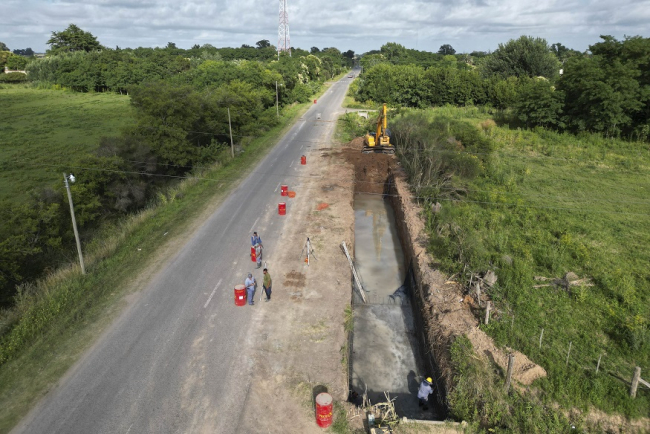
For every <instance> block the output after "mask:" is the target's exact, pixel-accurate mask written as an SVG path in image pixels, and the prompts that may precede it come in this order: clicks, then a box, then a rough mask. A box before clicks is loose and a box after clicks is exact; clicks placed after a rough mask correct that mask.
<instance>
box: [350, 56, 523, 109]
mask: <svg viewBox="0 0 650 434" xmlns="http://www.w3.org/2000/svg"><path fill="white" fill-rule="evenodd" d="M517 85H518V81H517V80H516V79H508V80H501V79H495V78H489V79H484V78H482V77H481V75H480V74H479V72H478V71H476V70H463V69H456V68H429V69H426V70H425V69H424V68H423V67H421V66H416V65H391V64H390V63H379V64H377V65H375V66H373V67H371V68H370V69H368V70H366V71H365V72H364V73H363V74H362V76H361V77H360V79H359V85H358V86H359V87H358V90H357V92H356V94H355V98H356V99H357V100H359V101H361V102H365V101H375V102H379V103H381V102H386V103H388V104H389V105H391V106H395V105H400V106H405V107H418V108H423V107H430V106H441V105H445V104H451V105H459V106H468V105H486V104H487V105H491V106H493V107H497V108H506V107H507V106H509V105H510V104H511V103H512V101H513V100H514V98H515V95H516V93H517V90H516V88H517Z"/></svg>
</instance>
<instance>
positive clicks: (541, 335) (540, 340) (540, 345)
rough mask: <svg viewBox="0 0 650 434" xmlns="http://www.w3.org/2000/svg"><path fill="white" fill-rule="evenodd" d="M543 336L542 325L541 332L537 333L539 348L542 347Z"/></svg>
mask: <svg viewBox="0 0 650 434" xmlns="http://www.w3.org/2000/svg"><path fill="white" fill-rule="evenodd" d="M543 337H544V328H543V327H542V332H541V333H540V334H539V349H540V350H541V349H542V338H543Z"/></svg>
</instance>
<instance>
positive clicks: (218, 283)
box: [203, 279, 223, 309]
mask: <svg viewBox="0 0 650 434" xmlns="http://www.w3.org/2000/svg"><path fill="white" fill-rule="evenodd" d="M222 280H223V279H219V281H218V282H217V284H216V285H215V287H214V289H213V290H212V294H210V297H208V301H206V302H205V305H204V306H203V309H205V308H206V307H208V304H210V300H212V297H214V293H215V292H217V288H218V287H219V285H221V281H222Z"/></svg>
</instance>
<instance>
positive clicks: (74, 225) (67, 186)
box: [63, 173, 86, 274]
mask: <svg viewBox="0 0 650 434" xmlns="http://www.w3.org/2000/svg"><path fill="white" fill-rule="evenodd" d="M63 182H64V184H65V189H66V190H67V192H68V202H69V203H70V215H71V216H72V229H74V237H75V239H76V240H77V252H79V264H80V265H81V274H86V267H84V257H83V254H82V253H81V242H80V241H79V231H77V220H76V219H75V218H74V205H73V204H72V194H71V193H70V184H68V175H66V174H65V173H63ZM70 182H74V176H72V174H71V175H70Z"/></svg>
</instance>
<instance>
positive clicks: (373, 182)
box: [338, 137, 397, 193]
mask: <svg viewBox="0 0 650 434" xmlns="http://www.w3.org/2000/svg"><path fill="white" fill-rule="evenodd" d="M362 149H363V137H357V138H356V139H354V140H352V141H351V142H350V143H348V144H347V145H346V146H345V147H344V148H343V149H342V150H341V151H340V152H338V155H340V156H341V157H342V158H343V159H344V160H345V161H346V162H348V163H349V164H351V165H352V167H353V168H354V184H355V185H354V191H355V193H383V192H384V184H385V183H386V179H387V178H388V176H389V175H390V172H391V170H392V166H393V165H395V164H396V163H397V160H396V159H395V157H394V156H393V155H386V154H363V153H362V152H361V150H362Z"/></svg>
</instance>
